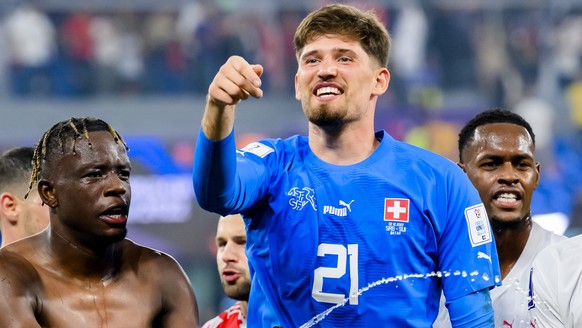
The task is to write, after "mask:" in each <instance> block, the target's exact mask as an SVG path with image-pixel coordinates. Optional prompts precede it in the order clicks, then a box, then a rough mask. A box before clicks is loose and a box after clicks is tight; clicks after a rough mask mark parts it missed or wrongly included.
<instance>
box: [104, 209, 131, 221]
mask: <svg viewBox="0 0 582 328" xmlns="http://www.w3.org/2000/svg"><path fill="white" fill-rule="evenodd" d="M127 215H128V210H127V207H126V206H119V207H112V208H110V209H108V210H107V211H105V212H103V213H101V215H100V218H101V219H102V220H104V221H106V222H108V223H110V224H124V223H125V222H127Z"/></svg>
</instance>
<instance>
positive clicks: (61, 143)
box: [24, 117, 129, 198]
mask: <svg viewBox="0 0 582 328" xmlns="http://www.w3.org/2000/svg"><path fill="white" fill-rule="evenodd" d="M94 131H108V132H109V133H111V135H112V136H113V138H114V139H115V142H120V143H121V144H122V145H123V146H124V147H125V149H126V150H129V148H128V147H127V144H126V143H125V141H123V138H122V137H121V135H120V134H119V133H118V132H117V131H115V129H114V128H113V127H112V126H111V125H109V124H108V123H107V122H105V121H103V120H100V119H97V118H92V117H71V118H70V119H68V120H65V121H61V122H59V123H56V124H55V125H53V126H52V127H51V128H50V129H49V130H48V131H46V132H45V133H44V134H43V135H42V137H41V138H40V141H39V143H38V144H37V145H36V148H35V149H34V155H33V158H32V173H31V176H30V183H29V185H28V191H27V192H26V195H25V196H24V198H26V197H28V194H29V193H30V191H31V189H32V186H33V185H34V184H35V183H37V182H38V181H39V180H40V179H41V176H42V171H43V169H44V165H45V161H46V160H47V159H51V158H54V156H57V155H62V154H64V153H65V151H66V150H67V144H69V145H70V146H71V148H70V149H71V151H72V153H73V154H76V150H75V147H76V143H77V140H80V139H83V138H84V139H86V140H87V142H88V143H89V147H90V148H91V146H92V145H91V140H90V139H89V132H94Z"/></svg>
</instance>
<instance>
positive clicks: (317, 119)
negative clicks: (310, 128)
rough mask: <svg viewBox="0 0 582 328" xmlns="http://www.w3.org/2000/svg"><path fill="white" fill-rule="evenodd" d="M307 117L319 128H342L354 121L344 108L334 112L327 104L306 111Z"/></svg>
mask: <svg viewBox="0 0 582 328" xmlns="http://www.w3.org/2000/svg"><path fill="white" fill-rule="evenodd" d="M305 115H306V116H307V119H308V120H309V122H311V123H312V124H315V125H316V126H319V127H342V126H344V125H346V124H348V123H350V121H352V120H350V119H349V118H348V117H347V111H346V110H345V109H344V108H340V109H336V110H334V109H331V108H329V106H328V105H326V104H324V105H320V106H319V107H318V108H307V109H305Z"/></svg>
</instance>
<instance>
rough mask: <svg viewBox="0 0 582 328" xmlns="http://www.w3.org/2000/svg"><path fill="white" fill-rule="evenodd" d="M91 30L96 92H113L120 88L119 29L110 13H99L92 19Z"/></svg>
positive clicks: (103, 93) (120, 49) (120, 50)
mask: <svg viewBox="0 0 582 328" xmlns="http://www.w3.org/2000/svg"><path fill="white" fill-rule="evenodd" d="M89 32H90V35H91V38H92V40H93V61H94V66H95V70H94V71H95V88H96V92H97V94H99V95H107V94H113V93H114V92H115V91H116V90H117V88H118V82H117V73H116V65H117V64H118V63H119V61H120V60H121V52H122V48H121V47H122V44H121V36H120V33H119V29H118V28H117V26H115V24H114V22H113V19H112V17H110V16H109V15H97V16H95V17H94V18H93V19H92V20H91V26H90V29H89Z"/></svg>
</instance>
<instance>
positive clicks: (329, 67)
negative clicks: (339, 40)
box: [317, 59, 337, 80]
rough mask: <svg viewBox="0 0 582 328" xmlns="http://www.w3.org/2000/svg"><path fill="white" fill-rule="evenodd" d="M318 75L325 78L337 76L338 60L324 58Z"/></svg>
mask: <svg viewBox="0 0 582 328" xmlns="http://www.w3.org/2000/svg"><path fill="white" fill-rule="evenodd" d="M317 75H318V76H319V77H320V78H321V79H324V80H325V79H327V78H330V77H335V76H336V75H337V66H336V62H335V61H334V60H331V59H326V60H323V61H322V62H321V65H319V71H318V72H317Z"/></svg>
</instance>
